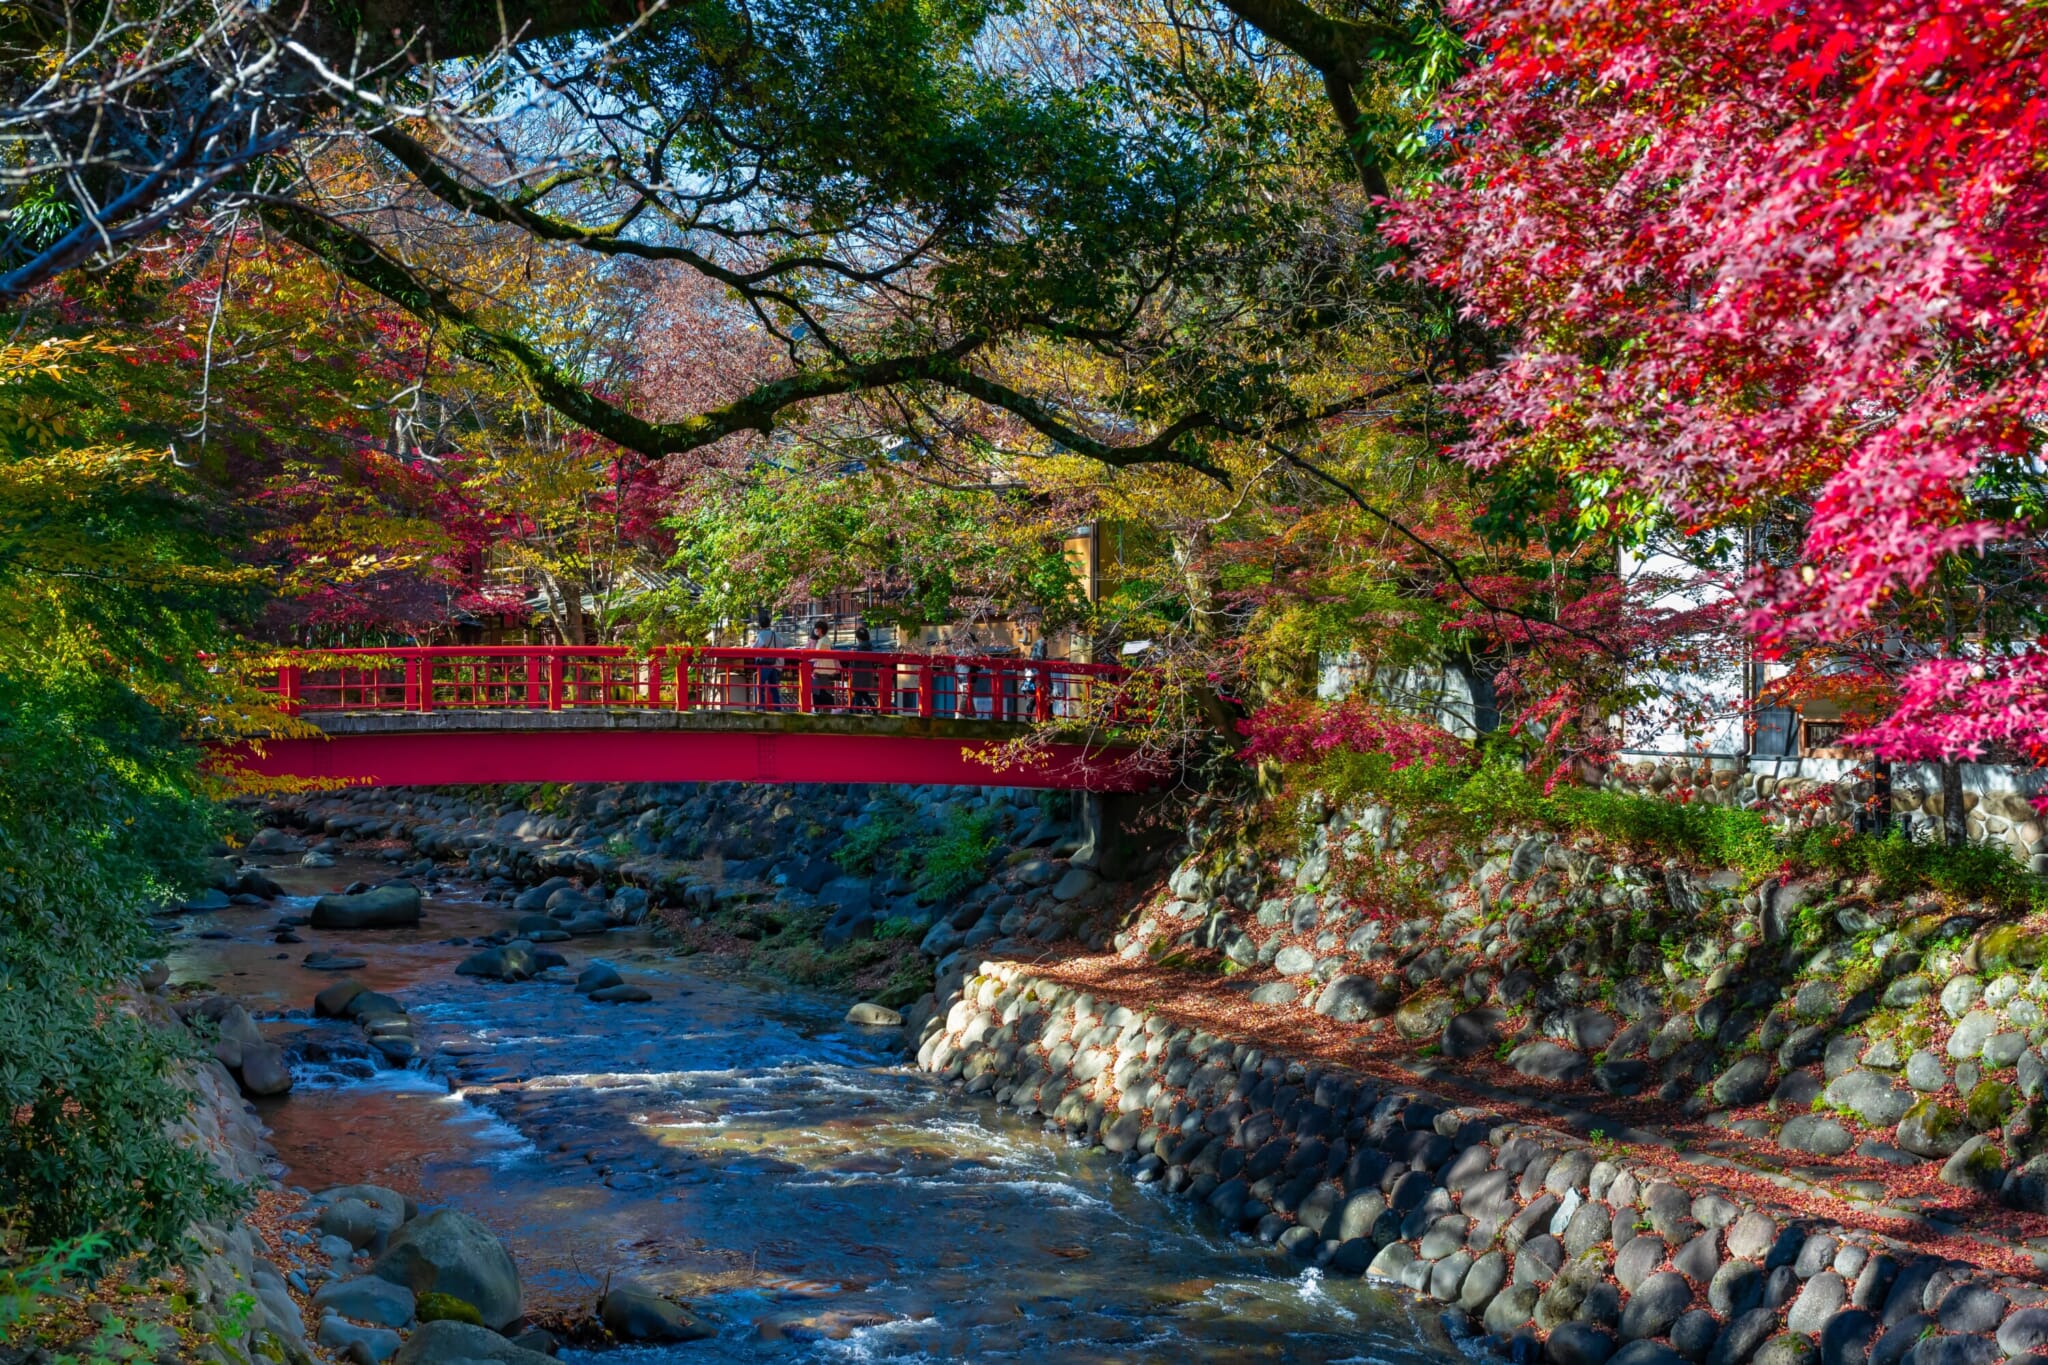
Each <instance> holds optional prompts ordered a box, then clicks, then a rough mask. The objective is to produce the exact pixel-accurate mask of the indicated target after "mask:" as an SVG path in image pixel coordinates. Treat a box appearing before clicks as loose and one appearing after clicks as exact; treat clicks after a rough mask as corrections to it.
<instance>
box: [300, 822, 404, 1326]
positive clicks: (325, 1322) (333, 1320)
mask: <svg viewBox="0 0 2048 1365" xmlns="http://www.w3.org/2000/svg"><path fill="white" fill-rule="evenodd" d="M307 856H308V857H310V856H312V855H310V854H308V855H307ZM314 1339H315V1340H317V1341H318V1342H319V1343H320V1344H321V1345H322V1346H325V1347H326V1348H327V1349H328V1350H330V1351H333V1352H335V1353H336V1354H337V1355H340V1356H342V1357H343V1358H344V1359H347V1360H365V1359H367V1360H369V1361H371V1362H373V1365H374V1362H377V1361H384V1360H389V1359H391V1358H392V1357H393V1356H395V1355H396V1354H398V1348H399V1345H400V1341H399V1336H398V1333H396V1332H394V1331H392V1330H390V1329H389V1328H386V1327H358V1326H356V1325H355V1324H354V1323H352V1322H345V1321H343V1320H342V1319H340V1318H338V1317H332V1316H329V1317H324V1318H322V1319H320V1331H319V1332H318V1333H317V1334H316V1336H315V1338H314Z"/></svg>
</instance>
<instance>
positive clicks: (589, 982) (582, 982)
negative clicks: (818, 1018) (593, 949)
mask: <svg viewBox="0 0 2048 1365" xmlns="http://www.w3.org/2000/svg"><path fill="white" fill-rule="evenodd" d="M625 984H626V980H625V978H624V977H622V976H620V975H619V969H618V968H617V967H614V966H612V964H611V963H609V962H592V963H589V964H587V965H586V966H585V967H584V968H583V970H582V971H580V972H578V973H576V985H575V987H574V989H575V992H576V994H578V995H588V994H590V993H591V992H592V991H601V990H603V989H605V988H606V987H607V986H623V985H625ZM856 1008H858V1006H856Z"/></svg>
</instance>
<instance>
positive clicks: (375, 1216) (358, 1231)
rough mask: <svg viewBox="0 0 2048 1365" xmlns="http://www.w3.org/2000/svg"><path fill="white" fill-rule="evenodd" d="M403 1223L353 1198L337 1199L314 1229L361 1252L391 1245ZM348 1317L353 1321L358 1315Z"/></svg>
mask: <svg viewBox="0 0 2048 1365" xmlns="http://www.w3.org/2000/svg"><path fill="white" fill-rule="evenodd" d="M403 1222H404V1219H402V1218H400V1219H394V1218H392V1217H390V1215H389V1214H387V1213H386V1212H385V1211H384V1210H382V1209H379V1208H376V1207H374V1206H372V1205H371V1204H369V1203H367V1202H365V1201H364V1200H361V1199H357V1198H354V1197H350V1198H347V1199H337V1200H335V1201H334V1202H333V1203H331V1204H329V1205H328V1206H327V1207H326V1208H324V1209H322V1210H320V1216H319V1218H317V1219H316V1220H314V1223H313V1226H314V1228H315V1229H316V1230H317V1231H318V1232H319V1233H320V1234H321V1235H322V1236H324V1237H339V1238H342V1239H343V1240H344V1241H346V1242H347V1243H348V1244H349V1246H350V1247H351V1248H353V1249H355V1250H358V1251H360V1250H361V1249H362V1248H364V1247H366V1246H369V1245H370V1244H371V1243H372V1242H388V1240H389V1238H390V1236H391V1234H392V1233H394V1232H396V1231H398V1228H399V1226H400V1224H402V1223H403ZM349 1316H350V1317H354V1316H355V1314H353V1313H351V1314H349ZM386 1325H387V1326H390V1327H398V1326H402V1325H403V1324H401V1323H396V1322H393V1323H388V1324H386Z"/></svg>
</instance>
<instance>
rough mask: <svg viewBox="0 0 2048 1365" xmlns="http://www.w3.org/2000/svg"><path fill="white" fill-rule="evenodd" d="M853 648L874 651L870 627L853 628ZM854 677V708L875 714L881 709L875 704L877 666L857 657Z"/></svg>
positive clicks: (852, 700) (864, 652)
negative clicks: (865, 662) (862, 661)
mask: <svg viewBox="0 0 2048 1365" xmlns="http://www.w3.org/2000/svg"><path fill="white" fill-rule="evenodd" d="M853 648H854V652H855V653H856V654H868V653H872V652H873V650H874V648H875V641H874V637H873V636H871V635H869V634H868V628H867V627H866V626H865V625H857V626H855V627H854V628H853ZM852 678H853V695H852V697H851V698H850V702H851V707H852V709H853V710H854V711H856V712H859V713H861V714H863V715H872V714H874V712H875V711H876V710H878V709H879V708H877V707H876V705H875V666H874V665H873V664H871V663H870V664H863V663H861V662H860V661H859V660H857V659H856V660H855V661H854V665H853V671H852Z"/></svg>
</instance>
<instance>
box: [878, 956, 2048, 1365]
mask: <svg viewBox="0 0 2048 1365" xmlns="http://www.w3.org/2000/svg"><path fill="white" fill-rule="evenodd" d="M917 1056H918V1061H919V1064H920V1065H922V1066H923V1067H925V1068H926V1069H928V1070H930V1071H932V1072H934V1073H935V1074H937V1075H940V1076H943V1077H946V1078H948V1079H950V1080H952V1081H955V1082H958V1083H959V1084H961V1085H962V1086H964V1088H965V1089H966V1091H967V1093H969V1094H975V1095H986V1096H989V1097H990V1098H991V1099H993V1101H994V1102H995V1103H997V1104H1000V1105H1004V1106H1007V1107H1009V1108H1012V1109H1014V1110H1016V1111H1018V1112H1020V1113H1022V1114H1025V1115H1027V1116H1035V1115H1044V1116H1046V1117H1047V1118H1049V1119H1050V1120H1051V1121H1053V1122H1055V1123H1057V1124H1059V1125H1061V1126H1062V1127H1064V1128H1065V1129H1066V1130H1067V1131H1068V1132H1069V1133H1070V1134H1071V1135H1072V1136H1073V1137H1074V1138H1075V1139H1076V1140H1078V1141H1085V1142H1099V1143H1100V1144H1101V1145H1102V1146H1104V1147H1105V1148H1107V1149H1108V1150H1110V1151H1112V1152H1115V1153H1119V1154H1121V1155H1122V1157H1123V1159H1124V1161H1125V1162H1126V1163H1127V1164H1128V1165H1129V1167H1130V1170H1131V1173H1132V1175H1133V1176H1134V1177H1135V1178H1136V1179H1138V1180H1140V1181H1144V1182H1155V1181H1156V1182H1161V1183H1163V1184H1164V1186H1165V1188H1166V1189H1167V1190H1169V1191H1171V1192H1174V1193H1176V1194H1180V1195H1183V1196H1185V1197H1187V1198H1189V1199H1191V1200H1194V1201H1196V1202H1197V1203H1199V1204H1201V1205H1202V1206H1204V1207H1205V1208H1206V1209H1207V1210H1208V1211H1209V1213H1210V1214H1211V1215H1213V1216H1214V1218H1215V1219H1216V1220H1217V1221H1218V1222H1219V1223H1220V1225H1221V1226H1223V1227H1224V1228H1226V1229H1241V1230H1243V1231H1244V1232H1246V1233H1249V1234H1252V1235H1254V1236H1256V1237H1257V1238H1258V1239H1259V1240H1260V1241H1263V1242H1269V1243H1274V1244H1277V1245H1278V1246H1279V1247H1281V1248H1283V1249H1285V1250H1286V1251H1287V1252H1290V1253H1292V1254H1293V1255H1294V1256H1297V1257H1299V1258H1301V1259H1302V1260H1303V1261H1305V1262H1312V1263H1315V1264H1319V1265H1321V1266H1323V1267H1324V1268H1325V1270H1326V1272H1328V1273H1333V1274H1351V1275H1359V1274H1363V1275H1367V1276H1370V1277H1372V1278H1374V1279H1378V1280H1383V1281H1388V1282H1392V1283H1396V1284H1400V1285H1402V1286H1405V1287H1406V1288H1408V1289H1410V1290H1413V1291H1414V1292H1416V1293H1417V1294H1420V1295H1423V1296H1426V1297H1427V1298H1429V1299H1433V1300H1436V1301H1437V1302H1439V1303H1441V1304H1443V1305H1445V1306H1446V1308H1447V1309H1449V1310H1452V1311H1454V1312H1456V1313H1457V1314H1459V1315H1460V1316H1461V1317H1462V1318H1464V1319H1466V1320H1468V1321H1469V1323H1470V1324H1471V1326H1472V1327H1473V1328H1474V1329H1475V1330H1477V1331H1480V1332H1483V1333H1484V1334H1486V1335H1487V1336H1488V1337H1490V1338H1491V1344H1492V1345H1493V1346H1495V1347H1496V1348H1497V1349H1499V1350H1501V1351H1504V1352H1507V1353H1509V1354H1511V1355H1513V1356H1514V1357H1515V1358H1517V1359H1533V1358H1537V1357H1538V1356H1539V1355H1540V1356H1541V1358H1543V1359H1547V1360H1549V1361H1553V1362H1556V1365H1607V1362H1610V1361H1613V1362H1620V1363H1621V1365H1678V1363H1679V1362H1681V1361H1693V1362H1706V1365H1744V1362H1749V1361H1755V1362H1759V1363H1760V1365H1850V1363H1851V1362H1866V1361H1867V1362H1869V1365H1901V1362H1905V1365H1990V1363H1991V1362H1994V1361H1998V1360H2002V1359H2004V1358H2006V1357H2008V1356H2024V1357H2030V1358H2033V1357H2035V1353H2036V1352H2037V1350H2040V1349H2043V1348H2048V1291H2044V1290H2043V1289H2042V1288H2041V1286H2039V1285H2038V1284H2035V1283H2032V1282H2028V1281H2023V1280H2017V1279H2013V1278H2009V1277H2002V1276H1998V1275H1995V1274H1991V1273H1988V1272H1986V1271H1984V1270H1981V1269H1979V1268H1978V1267H1976V1266H1974V1265H1971V1264H1968V1263H1963V1262H1958V1261H1951V1260H1944V1259H1942V1258H1939V1257H1935V1256H1929V1255H1925V1254H1921V1253H1918V1252H1916V1251H1914V1250H1913V1249H1911V1248H1910V1247H1907V1246H1902V1245H1900V1244H1897V1243H1895V1242H1894V1241H1892V1240H1890V1239H1887V1238H1885V1237H1882V1236H1878V1235H1875V1234H1872V1233H1870V1232H1867V1231H1860V1230H1853V1229H1847V1228H1843V1227H1840V1226H1837V1225H1832V1224H1830V1223H1829V1222H1827V1221H1826V1220H1825V1219H1822V1218H1816V1217H1813V1216H1811V1215H1808V1216H1799V1215H1798V1214H1796V1213H1793V1212H1791V1211H1788V1210H1786V1209H1784V1208H1779V1207H1771V1206H1768V1205H1765V1204H1760V1203H1758V1202H1756V1201H1752V1200H1747V1199H1744V1198H1742V1197H1739V1196H1737V1195H1734V1194H1731V1193H1729V1192H1726V1191H1723V1190H1720V1189H1717V1188H1715V1187H1714V1186H1713V1185H1712V1184H1710V1183H1708V1182H1705V1181H1700V1180H1696V1179H1689V1178H1686V1177H1684V1176H1674V1174H1673V1173H1672V1172H1671V1171H1670V1170H1668V1169H1665V1168H1663V1167H1660V1166H1656V1165H1651V1164H1645V1163H1642V1162H1639V1161H1637V1160H1634V1159H1631V1158H1629V1157H1627V1156H1622V1155H1618V1154H1616V1155H1610V1154H1609V1153H1608V1152H1606V1151H1603V1149H1602V1148H1601V1147H1600V1146H1599V1145H1597V1144H1593V1143H1589V1142H1586V1141H1584V1140H1581V1139H1577V1138H1573V1137H1570V1136H1568V1135H1566V1134H1564V1133H1561V1132H1558V1131H1555V1130H1552V1129H1548V1128H1545V1127H1541V1126H1537V1125H1531V1124H1527V1123H1522V1122H1515V1121H1511V1120H1509V1119H1506V1118H1504V1117H1503V1116H1501V1115H1499V1114H1496V1113H1489V1112H1488V1111H1487V1110H1485V1109H1483V1108H1475V1107H1471V1106H1458V1105H1454V1104H1450V1103H1447V1102H1444V1101H1442V1100H1438V1099H1434V1098H1432V1097H1431V1096H1429V1095H1428V1094H1426V1093H1423V1092H1421V1091H1418V1090H1413V1089H1407V1088H1402V1087H1394V1086H1389V1085H1387V1084H1385V1083H1382V1082H1377V1081H1374V1080H1371V1079H1368V1078H1364V1077H1361V1076H1358V1075H1355V1074H1351V1073H1349V1072H1346V1071H1344V1070H1342V1069H1338V1068H1332V1067H1322V1066H1318V1065H1316V1064H1314V1063H1310V1062H1304V1061H1302V1060H1300V1059H1295V1058H1289V1057H1285V1056H1279V1055H1267V1054H1266V1053H1263V1052H1262V1051H1261V1050H1260V1049H1258V1048H1256V1047H1253V1046H1250V1045H1247V1044H1245V1043H1242V1042H1233V1041H1232V1040H1230V1039H1229V1038H1225V1037H1218V1036H1216V1035H1214V1034H1211V1033H1207V1032H1204V1031H1202V1030H1200V1029H1197V1028H1193V1027H1189V1026H1186V1025H1181V1024H1176V1023H1174V1022H1172V1021H1171V1020H1170V1019H1169V1018H1167V1017H1166V1016H1164V1015H1162V1014H1159V1013H1154V1012H1149V1011H1147V1010H1145V1009H1143V1008H1131V1007H1128V1006H1125V1005H1120V1004H1116V1003H1113V1002H1112V1001H1110V1000H1109V999H1106V998H1098V997H1097V996H1096V995H1094V994H1091V993H1089V992H1087V991H1083V990H1077V989H1074V988H1071V987H1067V986H1062V985H1059V984H1056V983H1052V982H1049V981H1046V980H1043V979H1041V978H1037V977H1034V976H1033V975H1032V974H1031V972H1030V971H1029V970H1028V969H1026V968H1024V967H1021V966H1019V965H1017V964H1014V963H1003V962H988V963H984V964H983V965H982V967H981V969H980V971H978V972H977V973H976V974H974V975H973V976H970V977H969V978H968V979H967V980H966V981H965V982H964V983H963V986H962V990H961V993H960V995H959V996H958V998H957V999H955V1000H953V1001H952V1002H951V1004H950V1006H949V1008H948V1010H947V1012H946V1014H945V1015H944V1016H943V1017H942V1018H934V1019H933V1020H932V1021H931V1022H930V1024H928V1025H927V1026H926V1028H925V1030H924V1036H923V1038H922V1040H921V1042H920V1044H919V1047H918V1053H917Z"/></svg>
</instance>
